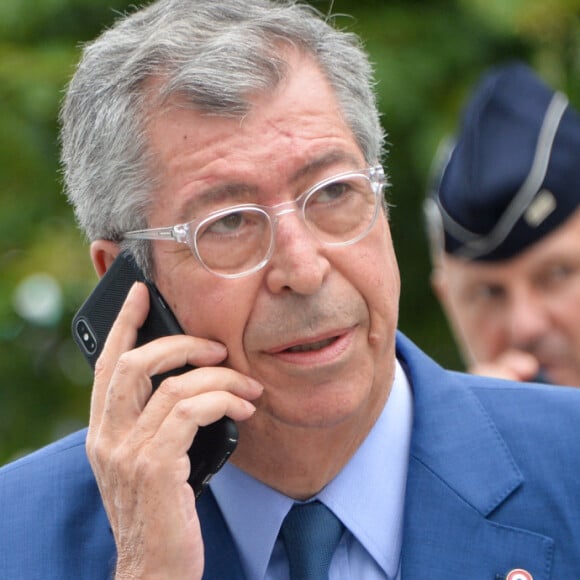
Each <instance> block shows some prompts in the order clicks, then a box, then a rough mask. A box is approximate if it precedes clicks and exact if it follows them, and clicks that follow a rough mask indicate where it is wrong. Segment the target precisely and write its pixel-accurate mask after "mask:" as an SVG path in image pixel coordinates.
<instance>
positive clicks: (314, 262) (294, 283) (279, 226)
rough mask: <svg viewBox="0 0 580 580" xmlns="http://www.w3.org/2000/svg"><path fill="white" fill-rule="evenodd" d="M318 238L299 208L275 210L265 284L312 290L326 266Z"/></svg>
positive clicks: (278, 289) (277, 288)
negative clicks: (273, 230) (271, 253)
mask: <svg viewBox="0 0 580 580" xmlns="http://www.w3.org/2000/svg"><path fill="white" fill-rule="evenodd" d="M322 248H323V243H322V242H321V241H319V240H318V239H317V238H316V236H315V235H314V234H313V232H312V231H311V230H310V229H309V227H308V225H307V224H306V223H305V222H304V220H303V219H302V216H301V215H300V212H296V211H291V210H289V209H286V211H282V212H280V213H278V218H277V223H276V227H275V239H274V252H273V255H272V258H271V260H270V263H269V264H268V266H267V274H266V279H267V284H268V287H269V289H270V291H272V292H274V293H278V292H282V291H285V290H289V291H294V292H296V293H298V294H314V293H315V292H316V291H317V290H318V289H319V288H320V287H321V285H322V283H323V281H324V278H325V277H326V275H327V274H328V272H329V270H330V263H329V262H328V260H327V258H326V256H325V255H324V252H323V251H322Z"/></svg>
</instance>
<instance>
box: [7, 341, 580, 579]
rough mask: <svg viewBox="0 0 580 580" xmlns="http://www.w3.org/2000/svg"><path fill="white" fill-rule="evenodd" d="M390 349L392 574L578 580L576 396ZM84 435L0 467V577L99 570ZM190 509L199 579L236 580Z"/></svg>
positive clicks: (207, 517) (205, 509) (103, 574)
mask: <svg viewBox="0 0 580 580" xmlns="http://www.w3.org/2000/svg"><path fill="white" fill-rule="evenodd" d="M397 346H398V356H399V360H400V361H401V363H402V364H403V366H404V368H405V370H406V372H407V374H408V376H409V378H410V381H411V384H412V387H413V395H414V405H415V407H414V427H413V437H412V443H411V457H410V463H409V475H408V484H407V495H406V505H405V510H406V511H405V524H404V541H403V553H402V577H403V579H406V580H423V579H425V578H429V580H439V579H440V580H453V579H457V580H465V579H466V578H469V579H470V580H480V579H481V580H496V579H498V578H502V577H505V576H506V574H507V573H508V572H509V571H510V570H512V569H514V568H523V569H525V570H527V571H529V572H530V573H531V574H532V575H533V578H534V580H548V579H552V580H572V579H574V578H580V452H579V447H580V389H571V388H564V387H550V386H540V385H537V386H536V385H530V384H527V385H522V384H520V383H511V382H505V381H498V380H492V379H483V378H480V377H474V376H469V375H463V374H459V373H452V372H448V371H444V370H443V369H441V368H440V367H439V366H437V365H436V364H435V363H434V362H433V361H432V360H430V359H429V358H428V357H426V356H425V355H424V354H423V353H422V352H421V351H419V350H418V349H417V348H416V347H415V346H414V345H412V344H411V343H410V342H409V341H408V340H407V339H406V338H405V337H403V336H402V335H399V336H398V345H397ZM84 440H85V432H79V433H76V434H73V435H71V436H69V437H67V438H65V439H63V440H61V441H59V442H57V443H54V444H53V445H50V446H48V447H46V448H44V449H42V450H40V451H38V452H36V453H34V454H32V455H29V456H27V457H25V458H23V459H21V460H19V461H17V462H15V463H12V464H10V465H7V466H5V467H4V468H3V469H2V470H0V578H2V579H9V580H15V579H18V580H20V579H23V580H34V579H39V580H51V579H55V580H56V579H58V580H68V579H71V578H74V579H75V580H76V579H83V578H87V579H103V578H107V577H109V576H110V575H111V574H112V571H113V568H114V561H115V546H114V542H113V537H112V534H111V531H110V528H109V525H108V522H107V518H106V515H105V513H104V511H103V507H102V504H101V500H100V496H99V492H98V489H97V486H96V483H95V480H94V478H93V475H92V472H91V469H90V466H89V464H88V462H87V459H86V456H85V450H84ZM386 485H388V482H386ZM198 511H199V515H200V518H201V521H202V527H203V534H204V539H205V545H206V572H205V575H204V578H207V579H212V580H230V579H232V580H233V579H243V578H244V576H243V573H242V570H241V568H240V563H239V559H238V555H237V553H236V549H235V547H234V545H233V543H232V539H231V537H230V535H229V533H228V531H227V528H226V526H225V524H224V521H223V518H222V517H221V514H220V512H219V509H218V507H217V504H216V502H215V500H214V498H213V496H212V495H211V493H210V492H206V493H205V494H204V495H203V496H202V497H201V498H200V500H199V502H198ZM246 580H253V579H246Z"/></svg>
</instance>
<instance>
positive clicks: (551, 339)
mask: <svg viewBox="0 0 580 580" xmlns="http://www.w3.org/2000/svg"><path fill="white" fill-rule="evenodd" d="M579 179H580V116H579V115H578V113H577V112H576V111H574V109H573V108H572V107H571V106H570V105H569V104H568V100H567V98H566V97H565V96H564V95H563V94H561V93H559V92H555V91H553V90H551V89H550V88H548V87H547V86H546V85H545V84H544V83H543V82H542V81H541V80H540V79H539V78H538V77H537V76H536V75H535V74H534V72H533V71H532V70H531V69H530V68H528V67H527V66H525V65H523V64H520V63H514V64H509V65H505V66H502V67H500V68H498V69H494V70H492V71H491V72H490V73H488V74H487V75H486V76H485V78H484V79H483V80H482V82H481V84H480V85H479V86H478V87H477V89H476V91H475V93H474V95H473V97H472V99H471V101H470V103H469V105H468V106H467V108H466V111H465V113H464V118H463V123H462V127H461V132H460V134H459V137H458V138H457V141H456V144H455V146H454V147H453V148H452V149H451V150H450V152H449V151H448V152H447V154H446V157H445V158H444V159H442V164H441V165H440V166H439V168H438V171H437V176H436V180H435V181H434V184H433V185H434V186H433V189H432V191H430V195H429V197H428V199H427V201H426V204H425V207H426V214H427V220H428V225H429V230H430V234H431V243H432V255H433V264H434V268H433V275H432V283H433V288H434V290H435V292H436V294H437V296H438V297H439V299H440V301H441V304H442V305H443V307H444V310H445V312H446V314H447V317H448V319H449V321H450V324H451V327H452V329H453V331H454V333H455V336H456V338H457V342H458V343H459V345H460V348H461V350H462V352H463V355H464V358H465V360H466V362H467V364H468V365H469V366H470V370H471V371H472V372H475V373H480V374H493V375H496V376H500V377H501V376H504V377H506V378H512V379H516V380H524V381H527V380H532V379H533V378H539V379H541V380H544V381H549V382H553V383H562V384H567V385H574V386H580V252H579V251H578V248H580V208H579V204H578V202H579V201H580V189H579V188H578V182H579Z"/></svg>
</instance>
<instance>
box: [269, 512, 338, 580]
mask: <svg viewBox="0 0 580 580" xmlns="http://www.w3.org/2000/svg"><path fill="white" fill-rule="evenodd" d="M343 531H344V526H343V525H342V523H341V521H340V520H339V519H338V518H337V517H336V516H335V515H334V514H333V513H332V512H331V511H330V510H329V509H328V508H327V507H326V506H325V505H324V504H322V503H320V502H319V501H313V502H310V503H306V504H294V505H293V506H292V509H291V510H290V511H289V512H288V515H287V516H286V518H285V519H284V523H283V524H282V528H281V530H280V534H281V536H282V540H283V541H284V545H285V546H286V552H287V554H288V562H289V564H290V577H291V579H292V580H328V570H329V568H330V561H331V560H332V556H333V554H334V551H335V550H336V546H337V545H338V542H339V541H340V538H341V536H342V532H343Z"/></svg>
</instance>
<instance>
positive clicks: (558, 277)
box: [539, 264, 575, 288]
mask: <svg viewBox="0 0 580 580" xmlns="http://www.w3.org/2000/svg"><path fill="white" fill-rule="evenodd" d="M574 272H575V270H574V268H571V267H570V266H568V265H566V264H557V265H554V266H551V267H550V268H548V269H547V270H546V271H545V272H543V273H542V275H541V276H540V277H539V282H540V285H541V286H543V287H545V288H551V287H553V286H557V285H559V284H562V283H563V282H565V281H566V280H568V279H569V278H570V277H571V276H572V275H573V274H574Z"/></svg>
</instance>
